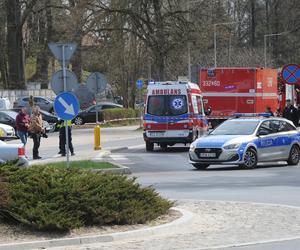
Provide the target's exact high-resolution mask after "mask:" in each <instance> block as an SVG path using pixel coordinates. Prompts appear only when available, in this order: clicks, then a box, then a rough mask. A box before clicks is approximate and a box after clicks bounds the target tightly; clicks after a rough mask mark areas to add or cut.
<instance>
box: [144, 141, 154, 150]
mask: <svg viewBox="0 0 300 250" xmlns="http://www.w3.org/2000/svg"><path fill="white" fill-rule="evenodd" d="M153 149H154V143H153V142H148V141H146V150H147V151H153Z"/></svg>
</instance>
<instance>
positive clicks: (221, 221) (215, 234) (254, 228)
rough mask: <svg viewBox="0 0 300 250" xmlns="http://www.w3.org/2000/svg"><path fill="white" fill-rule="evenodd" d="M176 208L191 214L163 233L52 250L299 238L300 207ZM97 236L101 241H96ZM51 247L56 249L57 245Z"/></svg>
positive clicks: (196, 204)
mask: <svg viewBox="0 0 300 250" xmlns="http://www.w3.org/2000/svg"><path fill="white" fill-rule="evenodd" d="M176 207H177V208H178V209H181V210H182V211H186V213H188V214H189V215H188V216H186V214H185V215H184V217H189V219H188V220H182V224H181V225H180V224H178V223H177V224H174V223H173V224H172V223H170V224H167V225H164V230H163V231H162V229H161V228H159V227H158V228H155V227H152V228H151V229H150V230H149V229H148V230H147V229H145V230H144V231H143V230H137V231H129V232H126V233H123V235H122V233H121V234H120V233H115V234H106V235H103V236H93V237H94V238H91V239H90V240H89V239H87V238H84V239H82V240H80V239H78V240H77V243H76V244H78V245H77V246H64V247H55V248H51V249H53V250H71V249H72V250H79V249H89V250H92V249H95V250H96V249H101V250H102V249H104V250H105V249H107V250H108V249H109V250H111V249H114V250H115V249H116V250H121V249H122V250H123V249H125V250H127V249H128V250H131V249H147V250H148V249H150V250H152V249H153V250H154V249H155V250H159V249H161V250H165V249H180V250H182V249H213V248H222V249H224V248H226V247H233V246H239V245H249V244H258V243H264V242H272V241H281V240H289V239H297V238H300V208H297V207H290V206H279V205H269V204H259V203H241V202H222V201H180V202H178V203H177V205H176ZM96 237H100V238H98V240H95V239H96ZM73 240H74V239H73ZM84 242H85V243H84ZM88 242H89V243H88ZM92 242H94V243H93V244H91V243H92ZM95 242H98V243H95ZM62 243H63V242H62V241H61V242H60V243H59V244H60V245H61V246H62V245H63V244H62ZM51 244H52V245H51V246H55V245H56V246H57V243H55V242H51ZM66 244H67V242H66ZM46 246H47V245H46ZM19 247H20V246H19ZM0 249H1V245H0ZM11 249H13V248H11ZM18 249H22V248H18Z"/></svg>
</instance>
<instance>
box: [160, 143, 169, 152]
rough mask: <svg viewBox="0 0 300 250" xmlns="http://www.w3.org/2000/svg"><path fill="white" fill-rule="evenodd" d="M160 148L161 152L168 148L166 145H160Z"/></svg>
mask: <svg viewBox="0 0 300 250" xmlns="http://www.w3.org/2000/svg"><path fill="white" fill-rule="evenodd" d="M160 148H161V149H162V150H166V149H167V148H168V144H167V143H161V144H160Z"/></svg>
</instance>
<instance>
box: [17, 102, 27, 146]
mask: <svg viewBox="0 0 300 250" xmlns="http://www.w3.org/2000/svg"><path fill="white" fill-rule="evenodd" d="M29 125H30V117H29V115H28V114H27V110H26V108H25V107H23V108H21V110H20V112H19V114H18V115H17V117H16V129H17V135H18V136H19V138H20V139H21V142H22V143H23V144H24V147H25V146H26V143H27V138H28V129H29Z"/></svg>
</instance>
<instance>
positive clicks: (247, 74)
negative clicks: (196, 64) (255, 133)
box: [197, 68, 280, 127]
mask: <svg viewBox="0 0 300 250" xmlns="http://www.w3.org/2000/svg"><path fill="white" fill-rule="evenodd" d="M197 72H198V73H197V80H198V84H199V86H200V89H201V91H202V93H203V101H204V103H205V105H209V106H210V107H211V110H212V112H211V114H210V116H209V117H208V119H209V122H210V123H211V125H212V127H215V126H216V125H218V124H219V123H220V122H222V121H224V120H226V119H228V118H230V117H233V116H235V114H236V113H240V114H243V113H245V114H249V113H263V112H265V110H266V108H267V107H270V108H271V110H272V111H273V112H275V111H276V110H277V109H278V108H279V100H280V97H279V96H278V85H277V78H278V72H277V70H276V69H262V68H215V69H205V68H200V69H199V70H198V71H197Z"/></svg>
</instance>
